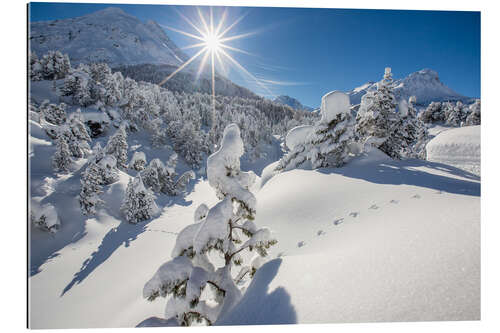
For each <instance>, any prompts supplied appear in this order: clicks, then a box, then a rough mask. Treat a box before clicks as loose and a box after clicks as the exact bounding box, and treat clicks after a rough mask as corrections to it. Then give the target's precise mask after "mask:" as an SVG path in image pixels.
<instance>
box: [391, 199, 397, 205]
mask: <svg viewBox="0 0 500 333" xmlns="http://www.w3.org/2000/svg"><path fill="white" fill-rule="evenodd" d="M390 202H391V203H392V204H397V203H399V200H391V201H390Z"/></svg>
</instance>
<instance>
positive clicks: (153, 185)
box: [141, 158, 174, 193]
mask: <svg viewBox="0 0 500 333" xmlns="http://www.w3.org/2000/svg"><path fill="white" fill-rule="evenodd" d="M141 177H142V180H143V182H144V185H145V186H146V187H147V188H149V189H150V190H152V191H153V192H155V193H159V192H163V191H166V192H165V193H167V192H168V191H167V189H169V188H172V189H173V186H174V182H173V179H172V177H171V175H170V174H169V173H168V172H167V170H166V168H165V165H164V164H163V162H162V161H161V160H160V159H159V158H154V159H152V160H151V161H150V162H149V164H148V166H147V167H146V168H144V170H142V171H141Z"/></svg>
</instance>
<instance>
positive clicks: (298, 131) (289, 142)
mask: <svg viewBox="0 0 500 333" xmlns="http://www.w3.org/2000/svg"><path fill="white" fill-rule="evenodd" d="M313 130H314V126H312V125H301V126H297V127H294V128H292V129H291V130H290V131H288V133H287V135H286V138H285V144H286V146H287V147H288V149H290V150H293V149H294V148H295V146H297V145H298V144H300V143H304V142H305V141H306V138H307V136H308V135H309V134H311V133H312V132H313Z"/></svg>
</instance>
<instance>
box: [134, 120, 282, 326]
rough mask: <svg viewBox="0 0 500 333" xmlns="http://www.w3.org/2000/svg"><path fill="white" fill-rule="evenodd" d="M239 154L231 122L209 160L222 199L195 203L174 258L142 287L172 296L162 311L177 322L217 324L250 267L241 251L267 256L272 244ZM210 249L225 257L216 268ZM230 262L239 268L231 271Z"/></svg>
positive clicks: (238, 295) (235, 298)
mask: <svg viewBox="0 0 500 333" xmlns="http://www.w3.org/2000/svg"><path fill="white" fill-rule="evenodd" d="M242 154H243V142H242V141H241V137H240V131H239V128H238V126H237V125H236V124H231V125H229V126H227V127H226V129H225V131H224V137H223V139H222V143H221V146H220V149H219V150H218V151H217V152H215V153H214V154H212V155H211V156H210V157H209V158H208V161H207V170H208V173H207V175H208V180H209V183H210V186H212V187H213V188H214V189H215V191H216V194H217V196H218V198H219V199H220V200H221V201H220V202H219V203H217V204H216V205H215V206H213V207H212V208H210V209H208V207H207V206H206V205H201V206H199V207H198V209H197V210H196V212H195V216H194V224H191V225H189V226H187V227H186V228H184V229H183V230H182V231H181V232H180V233H179V235H178V236H177V241H176V245H175V247H174V250H173V251H172V257H173V259H172V260H171V261H169V262H167V263H165V264H163V265H162V266H161V267H160V268H159V269H158V271H157V272H156V274H155V275H154V276H153V277H152V278H151V280H149V281H148V282H147V283H146V285H145V286H144V290H143V295H144V297H145V298H146V299H148V300H150V301H152V300H154V299H156V298H157V297H159V296H161V297H167V296H169V295H171V296H172V297H171V298H170V299H169V301H168V303H167V307H166V311H165V315H166V317H167V319H170V318H175V319H176V320H177V322H178V323H179V325H182V326H190V325H192V324H195V323H204V324H207V325H212V324H213V323H215V321H216V320H217V318H218V317H219V316H220V315H221V314H222V313H224V312H225V311H228V310H229V309H231V307H232V306H234V305H235V304H236V303H237V302H238V300H239V299H240V298H241V290H240V289H239V288H238V285H237V282H241V280H242V276H245V275H247V274H242V273H241V272H248V271H249V270H251V269H250V268H249V266H247V265H244V264H243V257H242V256H241V255H240V254H241V252H242V251H250V252H252V251H254V250H255V251H256V252H257V253H258V254H259V255H260V256H266V255H267V249H268V248H269V247H270V246H272V245H274V244H276V240H275V239H273V238H272V237H271V234H270V231H269V230H268V229H266V228H260V229H259V228H257V226H256V225H255V224H254V222H253V221H252V220H253V219H254V217H255V212H256V211H255V206H256V199H255V197H254V195H253V194H252V193H251V192H250V191H249V190H248V188H249V186H251V184H252V183H253V182H254V181H255V174H253V173H247V172H242V171H241V170H240V161H239V159H240V157H241V155H242ZM244 238H247V240H246V241H244V240H243V239H244ZM212 253H214V254H215V253H219V255H220V256H221V257H222V258H224V263H223V265H222V266H220V267H216V266H215V264H214V263H213V262H212V261H211V260H210V258H211V257H210V255H211V254H212ZM234 266H240V267H241V269H240V273H238V274H236V275H235V276H233V274H232V268H233V267H234ZM207 286H208V287H209V288H206V287H207ZM207 289H209V290H208V292H207Z"/></svg>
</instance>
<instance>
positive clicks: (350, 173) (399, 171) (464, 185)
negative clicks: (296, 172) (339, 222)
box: [316, 159, 481, 196]
mask: <svg viewBox="0 0 500 333" xmlns="http://www.w3.org/2000/svg"><path fill="white" fill-rule="evenodd" d="M417 167H427V168H430V169H434V170H439V171H441V172H446V173H449V174H451V175H454V176H458V177H461V178H465V179H457V178H452V177H447V176H446V175H438V174H433V173H429V172H426V171H423V170H417V169H415V168H417ZM316 171H317V172H321V173H324V174H332V173H335V174H339V175H343V176H345V177H350V178H357V179H363V180H366V181H368V182H371V183H376V184H390V185H402V184H405V185H413V186H419V187H426V188H430V189H435V190H438V191H443V192H449V193H454V194H464V195H472V196H480V195H481V183H480V180H481V178H480V177H479V176H477V175H474V174H472V173H470V172H467V171H464V170H461V169H458V168H456V167H453V166H450V165H447V164H442V163H435V162H429V161H424V160H417V159H408V160H402V161H394V160H384V161H382V162H374V163H367V164H362V165H359V164H354V165H347V166H346V167H342V168H336V169H331V168H325V169H317V170H316Z"/></svg>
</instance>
